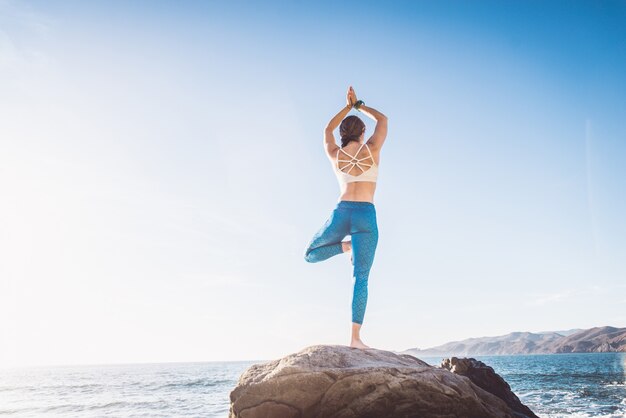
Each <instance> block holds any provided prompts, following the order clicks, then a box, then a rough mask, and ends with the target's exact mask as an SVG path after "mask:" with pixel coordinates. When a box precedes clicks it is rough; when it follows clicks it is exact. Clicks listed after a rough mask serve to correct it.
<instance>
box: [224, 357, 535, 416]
mask: <svg viewBox="0 0 626 418" xmlns="http://www.w3.org/2000/svg"><path fill="white" fill-rule="evenodd" d="M496 376H497V375H496ZM498 377H499V376H498ZM505 384H506V382H505ZM507 387H508V385H507ZM230 401H231V404H230V414H229V418H309V417H311V418H357V417H363V418H409V417H411V418H418V417H419V418H444V417H445V418H461V417H463V418H465V417H467V418H490V417H501V418H521V417H523V416H524V415H521V414H520V413H516V412H515V411H514V410H513V409H512V408H511V407H509V406H508V405H507V404H506V403H505V401H504V400H502V399H500V398H499V397H497V396H496V395H494V394H492V393H490V392H488V391H486V390H484V389H482V388H481V387H479V386H478V385H476V384H475V383H473V382H472V381H471V380H470V378H468V377H465V376H461V375H459V374H456V373H453V372H451V371H450V370H447V369H445V368H441V367H435V366H431V365H429V364H427V363H425V362H423V361H422V360H419V359H417V358H415V357H413V356H411V355H408V354H395V353H393V352H391V351H385V350H378V349H367V350H361V349H356V348H351V347H348V346H343V345H313V346H310V347H307V348H305V349H303V350H301V351H299V352H297V353H293V354H290V355H287V356H285V357H283V358H281V359H278V360H274V361H270V362H267V363H262V364H255V365H252V366H251V367H249V368H248V369H247V370H246V371H245V372H244V373H243V374H242V375H241V377H240V378H239V382H238V384H237V386H236V387H235V388H234V389H233V390H232V392H231V393H230ZM531 414H532V412H531ZM528 416H529V417H534V416H535V415H534V414H532V415H528Z"/></svg>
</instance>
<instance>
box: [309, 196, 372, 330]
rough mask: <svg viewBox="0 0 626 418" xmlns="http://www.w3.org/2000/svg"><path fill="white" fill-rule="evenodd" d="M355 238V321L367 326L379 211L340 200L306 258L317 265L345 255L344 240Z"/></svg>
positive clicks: (366, 205)
mask: <svg viewBox="0 0 626 418" xmlns="http://www.w3.org/2000/svg"><path fill="white" fill-rule="evenodd" d="M347 235H350V236H351V237H352V259H353V263H354V273H353V276H354V292H353V294H352V322H356V323H357V324H362V323H363V317H364V316H365V307H366V306H367V280H368V278H369V274H370V269H371V268H372V263H373V262H374V254H375V252H376V245H377V244H378V226H377V224H376V208H375V207H374V204H373V203H370V202H358V201H352V200H340V201H339V203H337V206H336V207H335V209H334V210H333V212H332V214H331V215H330V217H329V218H328V220H327V221H326V223H325V224H324V225H323V226H322V228H320V230H319V231H317V233H316V234H315V235H314V236H313V238H312V239H311V242H310V243H309V245H308V246H307V248H306V250H305V253H304V259H305V260H306V261H308V262H309V263H317V262H318V261H323V260H326V259H328V258H330V257H332V256H335V255H337V254H341V253H342V252H343V250H342V247H341V241H342V240H343V238H345V237H346V236H347Z"/></svg>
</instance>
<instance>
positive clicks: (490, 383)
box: [441, 357, 538, 418]
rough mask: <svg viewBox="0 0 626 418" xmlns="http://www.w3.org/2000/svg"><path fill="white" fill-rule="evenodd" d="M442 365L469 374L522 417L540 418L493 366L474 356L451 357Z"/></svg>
mask: <svg viewBox="0 0 626 418" xmlns="http://www.w3.org/2000/svg"><path fill="white" fill-rule="evenodd" d="M441 367H442V368H444V369H447V370H450V371H451V372H452V373H456V374H459V375H461V376H467V377H468V378H469V379H470V380H471V381H472V382H474V383H475V384H476V385H478V386H479V387H481V388H483V389H484V390H486V391H487V392H489V393H492V394H494V395H496V396H497V397H498V398H500V399H502V400H503V401H504V402H506V404H507V405H508V406H509V407H510V408H511V409H512V410H513V411H515V412H516V413H518V414H519V415H518V416H520V417H528V418H538V417H537V415H535V414H534V413H533V411H531V410H530V409H529V408H528V407H527V406H526V405H524V404H522V402H520V400H519V398H518V397H517V396H516V395H515V394H514V393H513V391H512V390H511V387H510V386H509V384H508V383H507V382H506V381H505V380H504V379H503V378H502V377H501V376H500V375H499V374H497V373H496V372H495V371H494V370H493V368H491V367H490V366H487V365H486V364H485V363H483V362H482V361H479V360H476V359H473V358H461V359H459V358H456V357H451V358H448V359H444V360H443V361H442V362H441Z"/></svg>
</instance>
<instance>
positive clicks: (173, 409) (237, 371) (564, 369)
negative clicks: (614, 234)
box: [0, 353, 626, 418]
mask: <svg viewBox="0 0 626 418" xmlns="http://www.w3.org/2000/svg"><path fill="white" fill-rule="evenodd" d="M475 358H476V359H478V360H481V361H483V362H485V363H486V364H488V365H489V366H491V367H493V368H494V370H495V371H496V373H498V374H500V375H501V376H502V377H503V378H504V379H505V380H506V381H507V382H508V383H509V385H510V386H511V389H512V390H513V392H515V394H516V395H518V397H519V398H520V400H521V401H522V402H523V403H524V404H526V405H527V406H529V407H530V408H531V409H532V410H533V411H534V412H535V413H536V414H537V415H539V416H540V417H551V418H556V417H581V418H582V417H603V418H609V417H611V418H618V417H619V418H623V417H626V386H625V383H626V353H592V354H550V355H524V356H475ZM422 359H423V360H424V361H426V362H428V363H429V364H433V365H439V364H440V362H441V359H442V357H424V358H422ZM261 362H264V361H263V360H258V361H240V362H210V363H163V364H128V365H126V364H125V365H106V366H72V367H61V366H56V367H28V368H14V369H0V415H1V416H5V415H6V416H12V417H13V416H15V417H39V416H44V417H70V416H71V417H106V416H111V417H174V416H175V417H219V418H225V417H227V416H228V409H229V403H230V399H229V394H230V391H231V390H232V389H233V388H234V387H235V385H236V384H237V380H238V379H239V376H240V375H241V373H243V372H244V370H245V369H246V368H248V367H249V366H250V365H252V364H254V363H261Z"/></svg>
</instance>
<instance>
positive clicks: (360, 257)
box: [352, 210, 378, 324]
mask: <svg viewBox="0 0 626 418" xmlns="http://www.w3.org/2000/svg"><path fill="white" fill-rule="evenodd" d="M354 226H356V227H357V229H360V230H359V231H357V232H354V231H353V233H352V256H353V258H354V274H353V275H354V291H353V294H352V322H354V323H357V324H362V323H363V318H364V316H365V308H366V307H367V297H368V291H367V285H368V279H369V274H370V269H371V268H372V264H373V262H374V255H375V253H376V246H377V244H378V227H377V225H376V212H375V211H373V210H367V211H359V212H358V213H357V212H355V213H354V214H353V227H354Z"/></svg>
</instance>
